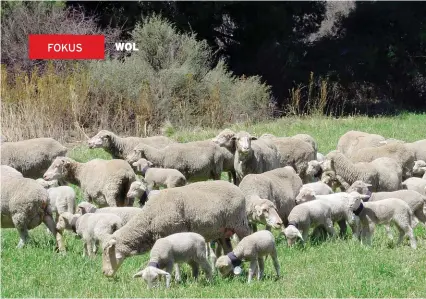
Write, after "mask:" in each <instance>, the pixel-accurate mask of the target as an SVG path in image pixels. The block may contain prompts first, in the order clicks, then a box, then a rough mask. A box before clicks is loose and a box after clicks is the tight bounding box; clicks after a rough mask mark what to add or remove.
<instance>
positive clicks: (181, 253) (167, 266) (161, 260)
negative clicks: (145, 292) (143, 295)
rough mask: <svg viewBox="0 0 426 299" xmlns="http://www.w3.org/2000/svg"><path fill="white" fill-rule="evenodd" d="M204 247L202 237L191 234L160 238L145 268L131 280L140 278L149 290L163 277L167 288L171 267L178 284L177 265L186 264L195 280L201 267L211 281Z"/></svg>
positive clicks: (210, 271) (178, 272)
mask: <svg viewBox="0 0 426 299" xmlns="http://www.w3.org/2000/svg"><path fill="white" fill-rule="evenodd" d="M206 246H207V245H206V241H205V240H204V238H203V236H201V235H199V234H197V233H192V232H185V233H176V234H172V235H170V236H167V237H164V238H160V239H158V240H157V241H156V242H155V244H154V246H153V247H152V249H151V253H150V255H149V262H148V265H147V267H146V268H145V269H140V271H139V272H138V273H136V274H135V275H133V278H136V277H142V279H143V280H145V282H146V283H147V284H148V288H151V287H153V285H154V284H155V283H156V281H157V279H158V278H159V277H160V276H161V275H164V276H165V277H166V287H167V288H169V287H170V279H171V273H172V270H173V265H175V280H176V282H179V281H180V280H181V278H180V270H179V263H188V264H189V265H190V266H191V268H192V276H193V277H194V278H195V279H197V277H198V272H199V266H201V268H202V269H203V271H204V273H205V275H206V277H207V279H208V280H211V279H212V268H211V266H210V264H209V262H208V260H207V256H206ZM164 270H165V271H164Z"/></svg>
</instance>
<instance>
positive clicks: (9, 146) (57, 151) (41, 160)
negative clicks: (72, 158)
mask: <svg viewBox="0 0 426 299" xmlns="http://www.w3.org/2000/svg"><path fill="white" fill-rule="evenodd" d="M0 149H1V164H2V165H8V166H11V167H13V168H15V169H16V170H18V171H19V172H21V173H22V175H23V176H24V177H27V178H32V179H37V178H39V177H41V176H43V173H44V172H45V171H46V170H47V169H48V168H49V165H50V164H51V163H52V161H53V160H54V159H55V158H56V157H58V156H65V154H66V153H67V148H66V147H64V146H63V145H62V144H60V143H59V142H58V141H56V140H54V139H52V138H34V139H28V140H22V141H17V142H3V143H1V146H0Z"/></svg>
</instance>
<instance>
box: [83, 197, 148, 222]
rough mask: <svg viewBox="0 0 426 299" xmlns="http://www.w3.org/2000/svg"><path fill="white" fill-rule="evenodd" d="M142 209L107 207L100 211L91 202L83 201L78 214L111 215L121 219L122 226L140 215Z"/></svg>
mask: <svg viewBox="0 0 426 299" xmlns="http://www.w3.org/2000/svg"><path fill="white" fill-rule="evenodd" d="M140 211H141V209H140V208H136V207H106V208H100V209H98V208H97V207H96V206H94V205H92V204H91V203H90V202H87V201H82V202H80V203H79V204H78V205H77V212H78V213H79V214H82V215H84V214H86V213H109V214H114V215H117V216H118V217H120V219H121V223H122V225H126V223H127V222H129V221H130V219H132V218H133V217H134V216H135V215H137V214H138V213H140Z"/></svg>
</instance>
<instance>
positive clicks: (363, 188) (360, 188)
mask: <svg viewBox="0 0 426 299" xmlns="http://www.w3.org/2000/svg"><path fill="white" fill-rule="evenodd" d="M371 186H372V185H371V184H367V183H364V182H363V181H355V182H354V183H353V184H352V185H351V187H350V188H349V189H348V190H347V192H352V191H355V192H358V193H359V194H367V193H369V191H370V188H371Z"/></svg>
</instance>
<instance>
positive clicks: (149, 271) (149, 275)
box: [133, 266, 171, 289]
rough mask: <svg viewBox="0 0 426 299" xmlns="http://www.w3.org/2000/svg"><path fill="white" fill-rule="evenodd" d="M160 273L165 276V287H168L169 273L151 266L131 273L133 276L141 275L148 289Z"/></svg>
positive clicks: (155, 281)
mask: <svg viewBox="0 0 426 299" xmlns="http://www.w3.org/2000/svg"><path fill="white" fill-rule="evenodd" d="M160 275H164V276H166V287H167V288H169V287H170V280H171V275H170V273H168V272H166V271H164V270H161V269H158V268H156V267H153V266H148V267H146V268H145V269H143V270H141V271H139V272H138V273H136V274H135V275H133V278H136V277H142V279H143V280H144V281H145V282H146V283H147V285H148V289H150V288H152V287H153V286H154V285H155V284H157V282H158V278H159V277H160Z"/></svg>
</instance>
